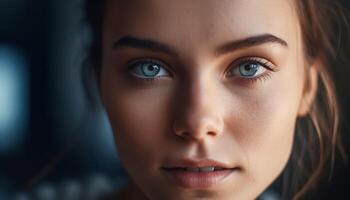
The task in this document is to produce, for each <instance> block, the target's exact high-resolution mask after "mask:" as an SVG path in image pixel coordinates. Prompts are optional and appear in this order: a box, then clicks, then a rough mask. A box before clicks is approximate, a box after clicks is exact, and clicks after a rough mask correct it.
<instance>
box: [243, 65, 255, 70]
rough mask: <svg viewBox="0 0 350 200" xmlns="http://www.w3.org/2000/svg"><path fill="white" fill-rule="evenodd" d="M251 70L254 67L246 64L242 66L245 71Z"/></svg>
mask: <svg viewBox="0 0 350 200" xmlns="http://www.w3.org/2000/svg"><path fill="white" fill-rule="evenodd" d="M253 68H255V65H251V64H247V65H245V66H244V70H247V71H250V70H252V69H253Z"/></svg>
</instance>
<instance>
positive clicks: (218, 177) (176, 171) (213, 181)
mask: <svg viewBox="0 0 350 200" xmlns="http://www.w3.org/2000/svg"><path fill="white" fill-rule="evenodd" d="M208 166H212V167H216V168H220V170H215V171H210V172H192V171H186V170H185V168H188V167H190V168H200V167H208ZM161 170H162V171H163V172H164V173H165V176H166V177H167V178H168V180H169V181H170V182H172V183H174V184H175V185H177V186H180V187H183V188H187V189H205V188H210V187H213V186H215V185H218V184H220V183H222V182H224V181H225V180H226V179H228V178H229V177H230V176H231V175H232V174H234V173H236V172H237V171H238V170H239V167H233V166H230V165H229V164H226V163H223V162H219V161H216V160H213V159H201V160H194V159H183V160H180V161H175V162H169V163H167V164H165V165H164V167H161Z"/></svg>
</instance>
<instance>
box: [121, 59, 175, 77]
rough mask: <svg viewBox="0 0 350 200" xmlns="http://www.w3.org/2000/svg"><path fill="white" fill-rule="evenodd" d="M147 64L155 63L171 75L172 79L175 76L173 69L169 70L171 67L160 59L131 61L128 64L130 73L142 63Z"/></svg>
mask: <svg viewBox="0 0 350 200" xmlns="http://www.w3.org/2000/svg"><path fill="white" fill-rule="evenodd" d="M146 62H151V63H155V64H157V65H159V66H160V67H162V68H163V69H164V70H165V71H167V72H168V73H169V76H170V77H172V76H173V74H174V73H173V72H172V70H171V69H169V67H168V66H169V65H168V64H167V63H166V62H164V61H162V60H160V59H154V58H137V59H134V60H131V61H129V62H127V64H126V66H127V68H128V72H130V71H131V70H132V69H134V68H135V67H136V66H137V65H138V64H141V63H146Z"/></svg>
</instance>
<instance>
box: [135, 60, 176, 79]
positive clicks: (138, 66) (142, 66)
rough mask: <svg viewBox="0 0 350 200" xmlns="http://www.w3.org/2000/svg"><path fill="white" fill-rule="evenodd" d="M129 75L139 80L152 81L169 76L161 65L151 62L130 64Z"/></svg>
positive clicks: (140, 61)
mask: <svg viewBox="0 0 350 200" xmlns="http://www.w3.org/2000/svg"><path fill="white" fill-rule="evenodd" d="M130 67H131V69H130V73H131V74H132V75H134V76H136V77H137V78H141V79H154V78H158V77H162V76H169V75H170V74H169V72H168V71H167V70H166V69H165V68H164V67H163V65H162V64H160V63H158V62H156V61H153V60H139V61H135V62H133V63H131V64H130Z"/></svg>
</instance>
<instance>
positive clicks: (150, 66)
mask: <svg viewBox="0 0 350 200" xmlns="http://www.w3.org/2000/svg"><path fill="white" fill-rule="evenodd" d="M155 69H156V66H154V65H148V66H147V70H149V71H153V70H155Z"/></svg>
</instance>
